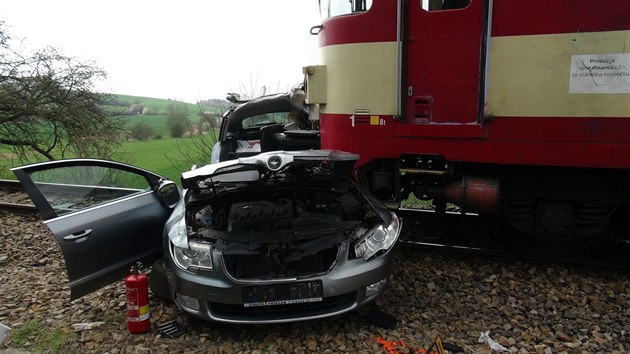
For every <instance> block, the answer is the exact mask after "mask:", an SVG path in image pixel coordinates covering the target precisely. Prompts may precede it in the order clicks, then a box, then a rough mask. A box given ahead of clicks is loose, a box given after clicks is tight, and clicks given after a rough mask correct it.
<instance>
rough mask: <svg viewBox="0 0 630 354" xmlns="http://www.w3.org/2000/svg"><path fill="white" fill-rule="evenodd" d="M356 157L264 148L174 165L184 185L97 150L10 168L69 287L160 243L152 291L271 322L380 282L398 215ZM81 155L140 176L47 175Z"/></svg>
mask: <svg viewBox="0 0 630 354" xmlns="http://www.w3.org/2000/svg"><path fill="white" fill-rule="evenodd" d="M356 159H357V155H354V154H348V153H343V152H337V151H320V150H310V151H291V152H284V151H275V152H268V153H262V154H259V155H256V156H251V157H244V158H240V159H235V160H229V161H225V162H220V163H216V164H211V165H207V166H203V167H200V168H197V169H194V170H191V171H188V172H185V173H183V174H182V179H181V181H182V185H183V187H184V190H183V192H181V194H180V193H179V192H178V191H177V188H176V186H175V185H174V184H173V183H171V182H168V181H164V180H163V179H160V178H159V176H157V175H155V174H152V173H150V172H148V171H144V170H140V169H136V168H133V167H131V166H128V165H123V164H118V163H113V162H104V161H99V160H70V161H65V162H64V161H55V162H51V163H45V164H38V165H31V166H26V167H22V168H18V169H14V171H15V173H16V175H17V176H18V178H19V179H20V181H21V182H22V183H23V185H24V187H25V188H26V189H27V191H28V192H29V194H31V197H32V198H33V201H34V202H35V204H36V205H37V206H38V207H39V208H40V211H41V212H42V216H43V217H44V219H45V220H46V223H47V225H48V226H49V227H50V228H51V230H52V231H53V233H54V234H55V237H56V238H57V240H58V242H59V243H60V246H61V249H62V251H63V252H64V256H65V258H66V263H67V267H68V275H69V277H70V285H71V289H72V297H73V298H74V297H78V296H81V295H83V294H85V293H87V292H90V291H93V290H95V289H97V288H98V287H100V286H102V285H105V284H107V282H109V281H111V280H112V279H114V278H117V277H119V276H121V275H122V274H121V271H124V270H126V269H128V266H129V265H130V264H133V263H134V262H136V261H137V260H138V259H143V260H144V261H145V262H146V261H148V260H149V259H150V258H152V257H153V258H155V257H156V256H158V255H159V254H160V253H162V256H163V258H161V259H158V260H157V261H156V262H155V263H154V267H153V271H152V274H151V279H150V283H151V288H152V290H153V291H154V292H155V293H156V294H157V295H159V296H161V297H167V298H171V299H172V300H174V301H175V303H176V304H177V306H178V307H179V308H180V309H182V310H183V311H184V312H186V313H189V314H191V315H193V316H196V317H200V318H202V319H206V320H212V321H223V322H235V323H273V322H288V321H297V320H306V319H313V318H321V317H326V316H332V315H336V314H340V313H343V312H347V311H351V310H353V309H355V308H357V307H358V306H361V305H363V304H366V303H369V302H371V301H373V300H375V299H376V298H377V297H378V296H379V295H380V294H381V293H382V292H383V291H384V289H385V287H386V285H387V281H388V279H389V275H390V272H391V269H392V266H393V260H394V251H393V250H394V248H395V244H396V241H397V240H398V237H399V234H400V228H401V224H400V221H399V220H398V218H397V217H396V215H395V214H394V213H392V212H390V211H388V210H387V209H386V208H384V207H383V206H382V205H381V203H380V202H379V201H378V200H376V198H374V197H373V196H371V195H370V194H368V193H366V192H364V191H363V190H361V189H360V187H358V186H357V184H355V183H354V182H353V181H351V180H350V179H348V178H347V177H346V176H348V173H349V171H350V169H351V168H352V166H353V164H354V162H355V161H356ZM79 161H83V163H84V164H85V163H87V164H88V165H90V166H92V167H94V166H96V167H107V168H113V169H114V170H116V171H123V172H125V173H132V174H135V175H136V177H140V178H139V179H140V180H142V179H144V180H145V182H146V184H147V187H146V188H140V187H139V186H138V181H137V180H134V181H135V182H133V183H134V184H133V185H131V186H122V185H121V183H122V182H123V181H124V179H123V178H120V177H119V176H115V174H110V175H106V174H105V175H103V176H105V177H106V178H104V179H103V181H106V183H97V184H95V185H86V184H82V185H81V186H78V187H77V186H76V185H74V184H70V185H69V184H68V183H67V181H68V180H70V179H66V182H64V183H59V182H58V181H57V182H52V180H51V177H53V175H63V174H59V173H57V174H55V173H50V172H51V171H52V170H55V169H59V168H62V169H66V168H68V167H71V166H69V165H67V164H71V165H72V166H74V167H79V166H80V162H79ZM46 165H52V166H46ZM50 167H54V168H50ZM81 175H83V176H86V172H85V171H83V172H82V174H81ZM35 177H38V178H35ZM42 177H43V178H42ZM132 180H133V178H131V179H129V181H132ZM74 181H76V179H74ZM91 183H94V182H91ZM60 186H61V187H60ZM90 187H92V190H91V191H89V193H87V192H88V189H89V188H90ZM60 191H65V193H60ZM71 192H72V193H71ZM60 194H67V195H66V196H62V195H60ZM88 195H89V196H88ZM180 195H181V197H180ZM92 197H94V198H92ZM42 206H44V208H41V207H42ZM171 208H172V209H171ZM160 220H161V221H160ZM158 228H159V229H163V234H162V231H161V230H160V231H158V230H157V229H158ZM162 235H163V237H162ZM159 243H161V245H162V246H163V247H159V246H157V245H158V244H159ZM158 249H159V252H156V251H158ZM123 250H124V251H123ZM120 252H123V253H124V255H121V254H119V253H120ZM88 265H89V266H88ZM114 274H117V275H116V276H114Z"/></svg>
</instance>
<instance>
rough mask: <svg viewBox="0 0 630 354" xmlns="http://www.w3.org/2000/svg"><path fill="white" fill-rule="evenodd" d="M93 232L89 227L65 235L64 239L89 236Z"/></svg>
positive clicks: (69, 239) (70, 239)
mask: <svg viewBox="0 0 630 354" xmlns="http://www.w3.org/2000/svg"><path fill="white" fill-rule="evenodd" d="M91 233H92V229H87V230H83V231H79V232H74V233H71V234H70V235H66V236H64V237H63V239H64V240H66V241H72V240H76V239H79V238H81V237H85V236H88V235H89V234H91Z"/></svg>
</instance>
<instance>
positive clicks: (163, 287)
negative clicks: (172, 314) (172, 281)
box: [149, 258, 173, 302]
mask: <svg viewBox="0 0 630 354" xmlns="http://www.w3.org/2000/svg"><path fill="white" fill-rule="evenodd" d="M166 272H167V270H166V267H165V266H164V259H163V258H160V259H158V260H156V261H155V262H153V266H152V267H151V274H150V275H149V288H150V289H151V291H152V292H153V294H155V296H157V297H158V298H160V299H161V300H164V301H166V302H173V297H172V296H171V288H170V286H169V285H168V278H167V276H166Z"/></svg>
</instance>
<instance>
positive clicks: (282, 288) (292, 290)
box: [243, 280, 324, 307]
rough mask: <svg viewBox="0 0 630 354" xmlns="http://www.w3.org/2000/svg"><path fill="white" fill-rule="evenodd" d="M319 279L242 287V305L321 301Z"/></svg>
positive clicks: (321, 292) (320, 283)
mask: <svg viewBox="0 0 630 354" xmlns="http://www.w3.org/2000/svg"><path fill="white" fill-rule="evenodd" d="M323 296H324V290H323V285H322V281H321V280H312V281H302V282H296V283H287V284H274V285H263V286H249V287H245V288H243V306H245V307H258V306H275V305H287V304H298V303H305V302H317V301H322V298H323Z"/></svg>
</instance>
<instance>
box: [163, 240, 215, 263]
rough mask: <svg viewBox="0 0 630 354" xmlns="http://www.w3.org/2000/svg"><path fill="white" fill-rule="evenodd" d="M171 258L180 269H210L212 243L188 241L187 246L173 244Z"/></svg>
mask: <svg viewBox="0 0 630 354" xmlns="http://www.w3.org/2000/svg"><path fill="white" fill-rule="evenodd" d="M173 260H175V264H177V266H178V267H180V268H182V269H189V268H199V269H212V268H213V265H212V245H211V244H209V243H205V242H194V241H190V242H189V243H188V248H183V247H177V246H175V245H173Z"/></svg>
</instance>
